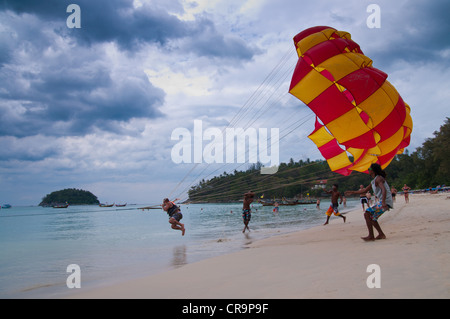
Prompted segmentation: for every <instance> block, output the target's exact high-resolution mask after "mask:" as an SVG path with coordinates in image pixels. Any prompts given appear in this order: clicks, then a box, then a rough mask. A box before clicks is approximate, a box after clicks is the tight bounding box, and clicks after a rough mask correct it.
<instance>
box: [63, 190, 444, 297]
mask: <svg viewBox="0 0 450 319" xmlns="http://www.w3.org/2000/svg"><path fill="white" fill-rule="evenodd" d="M449 196H450V194H435V195H430V194H414V195H410V203H409V204H405V201H404V198H403V197H402V196H398V198H397V202H396V203H395V205H394V206H395V209H393V210H391V211H389V212H387V213H385V214H384V215H383V216H382V217H381V218H380V220H379V222H380V225H381V227H382V229H383V231H384V233H385V234H386V236H387V239H385V240H378V241H374V242H364V241H363V240H361V238H360V237H362V236H367V228H366V226H365V221H364V218H363V213H362V209H361V208H359V209H358V210H354V211H352V212H349V213H347V214H346V216H347V223H345V224H344V223H343V220H342V219H341V218H337V217H334V216H333V217H332V218H331V221H330V224H329V225H327V226H318V227H314V228H311V229H308V230H304V231H300V232H296V233H290V234H285V235H279V236H275V237H272V238H269V239H265V240H261V241H257V242H254V243H252V244H251V245H250V247H249V248H248V249H244V250H242V251H239V252H237V253H232V254H228V255H223V256H218V257H214V258H210V259H207V260H203V261H200V262H197V263H193V264H188V265H185V266H183V267H181V268H178V269H175V270H171V271H167V272H164V273H161V274H157V275H154V276H150V277H146V278H141V279H138V280H132V281H128V282H124V283H120V284H115V285H112V286H108V287H102V288H95V289H91V290H83V289H80V290H77V291H76V292H74V293H73V294H70V295H69V296H66V297H68V298H162V299H165V298H175V299H185V298H189V299H191V298H192V299H197V298H204V299H222V298H226V299H228V298H231V299H236V298H249V299H266V298H267V299H278V298H288V299H291V298H295V299H297V298H326V299H329V298H449V297H450V244H449V242H450V209H449V205H450V199H447V197H449ZM324 221H325V215H324ZM376 234H377V233H376V232H375V235H376ZM372 264H376V265H379V267H380V268H379V269H380V272H379V274H380V276H379V278H380V288H372V289H371V288H369V287H368V285H367V280H368V278H369V276H370V277H372V276H374V275H375V273H374V274H372V272H368V271H367V268H368V266H369V265H372Z"/></svg>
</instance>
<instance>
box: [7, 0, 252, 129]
mask: <svg viewBox="0 0 450 319" xmlns="http://www.w3.org/2000/svg"><path fill="white" fill-rule="evenodd" d="M71 3H76V4H78V5H79V6H80V7H81V29H69V28H67V26H66V19H67V17H68V16H69V15H70V13H67V12H66V8H67V6H68V5H69V4H71ZM171 7H172V8H177V2H174V3H173V4H171ZM180 8H181V7H180V6H178V10H180ZM171 41H172V43H171V45H170V46H169V47H170V49H167V50H169V51H170V50H177V49H179V50H183V52H186V51H187V52H191V53H193V54H195V55H197V56H205V57H208V58H223V59H231V60H236V59H237V60H249V59H251V58H252V57H253V55H254V54H255V52H257V51H256V50H251V49H250V48H249V47H248V46H247V44H246V43H245V42H244V41H242V40H240V39H238V38H235V37H231V36H225V35H223V34H221V33H220V32H219V31H218V30H217V29H216V28H215V25H214V23H213V22H211V21H210V20H208V19H207V18H204V17H202V18H198V19H197V20H195V21H182V20H180V19H178V18H177V17H176V16H174V15H171V14H169V13H168V12H167V10H165V9H164V8H163V7H161V6H157V5H153V4H144V5H142V6H141V7H139V8H134V6H133V1H131V0H107V1H91V0H78V1H71V0H70V1H66V0H49V1H36V0H21V1H8V0H6V1H0V71H1V72H0V83H1V88H0V121H2V125H1V126H0V136H16V137H26V136H32V135H36V134H46V135H56V136H64V135H84V134H87V133H89V132H92V131H93V130H95V129H101V130H106V131H113V132H116V133H119V134H120V133H123V129H122V128H120V125H119V124H120V123H123V122H127V121H129V120H131V119H133V118H155V117H158V116H161V115H162V113H161V112H160V110H159V107H161V106H162V105H163V103H164V97H165V94H164V92H163V91H162V90H161V89H158V88H155V87H154V86H153V85H152V84H151V83H150V82H149V80H148V77H147V76H146V74H145V73H144V70H143V69H142V68H141V67H140V66H139V65H138V64H139V60H137V61H136V62H133V54H134V53H139V52H140V51H139V50H140V49H142V47H143V45H145V44H156V45H158V46H159V47H160V48H162V50H165V47H164V46H165V45H166V44H167V43H168V42H171ZM111 43H115V44H116V45H117V48H118V50H119V52H126V54H127V55H128V58H126V59H127V61H126V62H127V63H131V64H133V63H135V64H134V65H131V66H130V68H127V67H121V66H120V63H121V62H122V61H120V59H123V57H120V58H119V61H117V60H115V61H111V60H109V62H108V52H106V50H107V49H106V45H110V44H111ZM177 45H179V46H182V47H177ZM129 53H131V54H129ZM118 64H119V65H118Z"/></svg>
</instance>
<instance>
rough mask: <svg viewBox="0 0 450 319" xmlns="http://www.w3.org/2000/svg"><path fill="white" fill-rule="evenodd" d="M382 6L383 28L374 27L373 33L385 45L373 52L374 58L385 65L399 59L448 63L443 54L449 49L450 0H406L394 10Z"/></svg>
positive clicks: (415, 61) (411, 61)
mask: <svg viewBox="0 0 450 319" xmlns="http://www.w3.org/2000/svg"><path fill="white" fill-rule="evenodd" d="M383 8H385V7H383V6H381V28H380V29H373V30H372V34H373V36H375V37H377V38H379V39H383V45H380V46H379V47H378V48H377V49H375V50H373V53H371V57H372V56H373V58H374V61H377V63H381V64H383V65H392V63H395V62H396V61H400V60H403V61H407V62H410V63H426V62H443V63H444V64H445V65H447V60H448V58H447V57H445V56H444V55H442V53H443V52H444V51H446V50H450V37H449V34H450V19H449V18H448V15H449V13H450V2H449V1H447V0H442V1H415V2H414V4H412V3H410V2H404V3H402V5H400V6H398V8H397V10H395V11H389V10H387V9H386V10H383ZM380 34H381V35H382V36H380Z"/></svg>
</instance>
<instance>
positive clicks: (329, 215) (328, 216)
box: [323, 206, 333, 226]
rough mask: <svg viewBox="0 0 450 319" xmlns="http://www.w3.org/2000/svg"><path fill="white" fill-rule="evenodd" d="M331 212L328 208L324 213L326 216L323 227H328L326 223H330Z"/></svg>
mask: <svg viewBox="0 0 450 319" xmlns="http://www.w3.org/2000/svg"><path fill="white" fill-rule="evenodd" d="M332 212H333V207H332V206H330V207H329V208H328V210H327V211H326V213H325V215H327V221H326V222H325V224H323V225H324V226H325V225H328V222H329V221H330V217H331V214H332Z"/></svg>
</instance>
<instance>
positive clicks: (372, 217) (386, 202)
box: [345, 163, 394, 241]
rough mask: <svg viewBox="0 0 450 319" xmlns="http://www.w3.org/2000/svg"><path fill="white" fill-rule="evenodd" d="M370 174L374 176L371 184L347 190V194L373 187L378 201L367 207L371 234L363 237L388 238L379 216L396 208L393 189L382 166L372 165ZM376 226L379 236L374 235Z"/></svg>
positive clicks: (368, 226)
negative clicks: (355, 189)
mask: <svg viewBox="0 0 450 319" xmlns="http://www.w3.org/2000/svg"><path fill="white" fill-rule="evenodd" d="M369 174H370V176H371V177H372V178H373V180H372V182H371V183H370V184H369V186H367V187H366V188H364V189H359V190H357V191H347V192H345V195H347V196H348V195H352V194H363V193H366V192H368V191H369V190H370V188H372V190H373V192H374V194H375V196H376V197H377V198H378V202H375V205H374V206H372V207H369V208H367V209H366V211H365V213H364V219H365V220H366V225H367V229H368V231H369V235H368V236H367V237H361V239H363V240H365V241H374V240H378V239H386V235H385V234H384V233H383V230H382V229H381V227H380V224H379V223H378V218H380V216H381V215H383V214H384V213H385V212H387V211H389V210H390V209H392V208H394V203H393V200H392V194H391V189H390V187H389V185H388V183H387V182H386V173H385V172H384V171H383V170H382V169H381V166H380V165H379V164H376V163H374V164H372V165H370V167H369ZM374 228H375V229H376V230H377V231H378V236H377V237H375V235H374V231H373V229H374Z"/></svg>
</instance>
